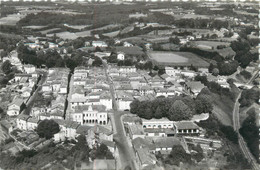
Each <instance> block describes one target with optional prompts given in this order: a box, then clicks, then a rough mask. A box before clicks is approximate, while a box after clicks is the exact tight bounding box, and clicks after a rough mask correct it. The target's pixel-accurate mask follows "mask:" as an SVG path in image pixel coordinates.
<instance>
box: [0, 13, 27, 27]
mask: <svg viewBox="0 0 260 170" xmlns="http://www.w3.org/2000/svg"><path fill="white" fill-rule="evenodd" d="M24 17H25V15H18V14H11V15H8V16H7V17H3V18H0V25H13V26H14V25H16V23H17V22H18V21H20V20H21V19H22V18H24Z"/></svg>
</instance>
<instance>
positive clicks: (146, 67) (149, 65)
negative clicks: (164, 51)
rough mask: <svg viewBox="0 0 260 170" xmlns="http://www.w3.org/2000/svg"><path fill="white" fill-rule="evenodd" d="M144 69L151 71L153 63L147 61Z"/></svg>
mask: <svg viewBox="0 0 260 170" xmlns="http://www.w3.org/2000/svg"><path fill="white" fill-rule="evenodd" d="M144 69H145V70H152V69H153V63H152V62H151V61H147V62H146V63H145V64H144Z"/></svg>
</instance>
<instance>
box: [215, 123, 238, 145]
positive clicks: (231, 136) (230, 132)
mask: <svg viewBox="0 0 260 170" xmlns="http://www.w3.org/2000/svg"><path fill="white" fill-rule="evenodd" d="M219 130H220V131H221V132H222V133H223V134H224V135H225V137H226V138H227V139H228V140H230V141H231V142H233V143H235V144H238V134H237V132H235V131H234V129H233V127H231V126H224V125H223V126H221V127H220V129H219Z"/></svg>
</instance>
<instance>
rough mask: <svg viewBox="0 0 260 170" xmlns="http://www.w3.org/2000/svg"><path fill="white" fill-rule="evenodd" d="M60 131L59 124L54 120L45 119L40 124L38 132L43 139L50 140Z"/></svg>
mask: <svg viewBox="0 0 260 170" xmlns="http://www.w3.org/2000/svg"><path fill="white" fill-rule="evenodd" d="M59 131H60V127H59V124H58V123H56V122H55V121H54V120H48V119H45V120H43V121H41V122H40V123H39V124H38V127H37V129H36V132H37V133H38V135H39V136H40V137H41V138H46V139H50V138H52V137H53V135H54V134H56V133H58V132H59Z"/></svg>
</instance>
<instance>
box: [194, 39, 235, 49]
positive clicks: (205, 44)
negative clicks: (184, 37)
mask: <svg viewBox="0 0 260 170" xmlns="http://www.w3.org/2000/svg"><path fill="white" fill-rule="evenodd" d="M193 43H194V44H195V45H196V46H197V47H198V48H201V49H212V48H214V49H216V48H217V46H218V45H224V46H226V47H229V46H230V43H228V42H220V41H193Z"/></svg>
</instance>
